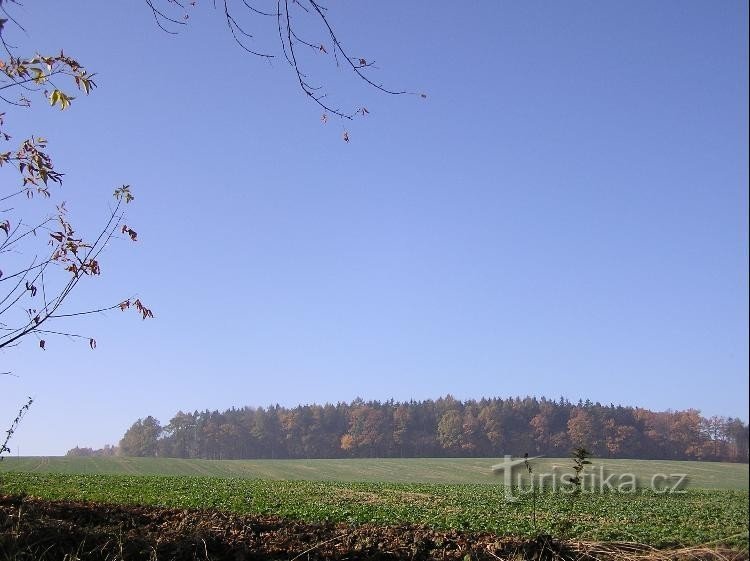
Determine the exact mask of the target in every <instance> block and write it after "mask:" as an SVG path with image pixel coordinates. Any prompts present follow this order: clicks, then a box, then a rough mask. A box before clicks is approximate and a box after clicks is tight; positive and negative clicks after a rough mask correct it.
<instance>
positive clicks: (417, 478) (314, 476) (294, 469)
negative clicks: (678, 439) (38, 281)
mask: <svg viewBox="0 0 750 561" xmlns="http://www.w3.org/2000/svg"><path fill="white" fill-rule="evenodd" d="M499 461H501V459H498V458H456V459H452V458H439V459H433V458H409V459H362V460H180V459H175V458H118V457H115V458H68V457H33V458H24V457H22V458H5V459H4V460H3V461H2V462H0V473H2V472H4V471H20V472H29V473H67V474H111V475H118V474H119V475H192V476H207V477H222V478H226V477H240V478H251V479H275V480H292V481H296V480H306V481H356V482H396V483H482V484H497V483H502V478H501V477H499V476H498V475H496V474H494V473H493V472H492V469H491V467H492V466H493V465H494V464H496V463H498V462H499ZM592 462H593V464H592V465H591V466H590V467H588V468H587V471H591V472H593V473H597V474H599V473H600V469H604V471H605V473H606V474H610V473H615V474H624V473H633V474H634V475H635V476H636V477H637V478H638V480H639V481H641V482H643V483H644V484H648V483H649V482H650V479H651V478H652V476H653V475H654V474H666V475H669V474H687V480H686V481H687V488H688V489H745V490H746V489H748V466H747V464H730V463H718V462H676V461H656V460H599V459H593V460H592ZM533 465H534V470H535V472H536V473H555V472H557V473H565V472H566V471H569V468H570V465H571V461H570V460H569V459H567V458H541V459H538V460H534V462H533Z"/></svg>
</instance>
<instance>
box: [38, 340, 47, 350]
mask: <svg viewBox="0 0 750 561" xmlns="http://www.w3.org/2000/svg"><path fill="white" fill-rule="evenodd" d="M44 345H45V343H44V339H40V340H39V347H40V348H41V349H42V350H43V351H44V350H46V349H45V348H44Z"/></svg>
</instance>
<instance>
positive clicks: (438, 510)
mask: <svg viewBox="0 0 750 561" xmlns="http://www.w3.org/2000/svg"><path fill="white" fill-rule="evenodd" d="M497 461H498V460H496V459H405V460H298V461H297V460H280V461H269V460H264V461H260V460H259V461H207V460H177V459H160V458H6V459H5V460H4V461H3V462H2V463H0V493H2V494H7V495H17V494H26V495H30V496H34V497H39V498H42V499H50V500H73V501H93V502H99V503H108V504H123V505H153V506H167V507H177V508H202V509H213V508H215V509H220V510H224V511H231V512H237V513H243V514H261V515H279V516H283V517H291V518H296V519H300V520H305V521H336V522H349V523H365V522H374V523H377V524H400V523H417V524H426V525H428V526H431V527H433V528H436V529H460V530H476V531H490V532H495V533H498V534H500V535H505V536H514V537H531V536H533V535H536V534H538V533H540V532H547V533H550V534H553V535H555V536H558V537H567V538H576V539H587V540H602V541H613V540H616V541H635V542H641V543H647V544H650V545H652V546H657V547H670V546H678V545H686V546H687V545H698V544H707V543H713V544H722V545H730V546H732V547H735V548H739V549H743V550H747V549H748V518H749V517H750V513H749V512H748V467H747V465H737V464H718V463H698V462H647V461H638V460H629V461H626V460H618V461H601V462H600V461H595V462H594V465H593V466H591V467H590V468H587V469H593V470H597V469H598V468H599V466H606V468H607V472H610V473H626V472H631V473H634V474H635V475H637V476H638V478H639V479H640V480H645V481H648V480H649V479H650V477H651V475H653V474H654V473H664V474H677V473H687V474H688V476H689V478H690V485H689V486H688V487H687V489H686V490H685V492H681V493H676V494H661V493H654V492H652V491H651V490H648V489H646V490H639V491H638V492H635V493H632V494H620V493H616V492H604V493H601V492H597V493H588V492H586V493H582V494H580V495H578V496H571V495H568V494H564V493H561V492H559V491H558V492H552V491H551V490H549V489H546V490H542V491H540V492H539V493H538V496H537V499H536V502H537V508H536V519H537V527H536V528H535V527H534V525H533V522H532V519H533V514H532V513H533V508H532V496H531V495H530V494H528V493H527V494H519V495H517V499H516V500H509V499H508V497H507V496H506V493H505V491H506V489H505V487H504V486H503V485H502V484H501V483H502V479H501V478H500V477H497V476H495V475H493V474H492V471H491V466H492V465H493V464H494V463H496V462H497ZM567 464H569V461H568V460H565V459H562V460H560V459H558V460H554V459H545V460H541V459H540V460H535V461H534V467H535V473H540V472H542V471H545V470H547V471H552V470H553V469H554V466H555V465H557V466H559V467H558V468H557V469H558V470H562V466H565V465H567ZM493 483H494V484H493Z"/></svg>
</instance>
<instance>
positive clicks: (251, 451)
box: [68, 396, 748, 462]
mask: <svg viewBox="0 0 750 561" xmlns="http://www.w3.org/2000/svg"><path fill="white" fill-rule="evenodd" d="M575 446H585V447H586V448H588V449H589V450H591V451H592V452H593V454H594V455H595V456H597V457H611V458H648V459H670V460H721V461H732V462H747V461H748V425H746V424H745V423H743V422H742V421H741V420H740V419H735V418H727V417H710V418H706V417H702V416H701V415H700V413H699V411H697V410H694V409H689V410H686V411H664V412H654V411H650V410H647V409H642V408H638V407H624V406H620V405H612V404H610V405H602V404H600V403H592V402H590V401H585V402H584V401H579V402H578V403H576V404H573V403H571V402H569V401H568V400H566V399H564V398H562V399H560V400H557V401H556V400H549V399H545V398H541V399H537V398H531V397H527V398H511V399H501V398H487V399H481V400H468V401H460V400H457V399H454V398H453V397H451V396H446V397H442V398H440V399H437V400H425V401H409V402H403V403H402V402H394V401H392V400H391V401H387V402H383V403H381V402H379V401H367V402H365V401H363V400H361V399H356V400H354V401H352V402H351V403H337V404H335V405H332V404H326V405H299V406H297V407H295V408H285V407H280V406H279V405H275V406H271V407H268V408H263V407H259V408H252V407H245V408H241V409H237V408H232V409H228V410H226V411H223V412H219V411H195V412H193V413H183V412H182V411H180V412H178V413H177V414H176V415H175V416H174V417H173V418H172V419H171V420H170V421H169V423H168V424H167V425H165V426H162V425H161V424H160V422H159V421H158V420H157V419H155V418H154V417H150V416H149V417H146V418H145V419H138V420H137V421H136V422H135V423H134V424H133V425H132V426H131V427H130V428H129V429H128V430H127V431H126V433H125V435H124V436H123V438H122V440H121V441H120V444H119V446H118V447H114V446H107V447H105V448H104V449H102V450H92V449H90V448H78V447H76V448H74V449H72V450H70V451H69V452H68V455H78V456H86V455H114V454H119V455H123V456H163V457H175V458H208V459H254V458H373V457H380V458H383V457H404V458H405V457H459V456H463V457H498V456H503V455H505V454H511V455H516V456H517V455H522V454H524V453H525V452H528V453H530V454H535V455H537V454H544V455H547V456H566V455H568V453H569V451H570V449H571V448H572V447H575Z"/></svg>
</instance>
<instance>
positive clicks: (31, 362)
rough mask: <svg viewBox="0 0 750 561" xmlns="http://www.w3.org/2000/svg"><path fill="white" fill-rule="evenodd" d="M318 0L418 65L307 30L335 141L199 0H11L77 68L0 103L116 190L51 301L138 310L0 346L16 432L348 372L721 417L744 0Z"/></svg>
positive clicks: (89, 193) (83, 189)
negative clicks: (46, 93)
mask: <svg viewBox="0 0 750 561" xmlns="http://www.w3.org/2000/svg"><path fill="white" fill-rule="evenodd" d="M264 1H265V0H264ZM142 4H143V5H142ZM237 4H239V3H237ZM273 5H274V6H275V3H274V4H273ZM329 8H330V11H331V14H332V15H331V17H332V21H333V23H334V24H335V25H336V26H337V29H338V31H339V35H340V38H341V39H342V40H343V41H344V43H345V45H346V46H347V47H349V48H350V49H351V51H352V52H353V53H356V54H357V55H358V56H360V55H361V56H363V57H365V58H367V59H368V60H373V59H374V60H375V61H376V62H377V65H378V67H379V69H378V70H377V71H376V76H377V77H378V79H379V80H382V81H383V82H385V83H386V85H392V86H393V87H395V88H405V89H409V90H412V91H417V92H425V93H426V94H427V95H428V97H427V99H425V100H423V99H421V98H419V97H417V96H405V97H392V96H386V95H381V94H378V93H376V92H374V91H371V90H368V89H367V88H365V87H363V86H362V85H361V84H360V83H358V82H356V81H355V80H353V79H351V78H350V77H348V76H347V75H346V74H344V73H342V72H337V71H335V69H330V68H327V67H326V64H327V61H326V59H325V58H324V57H322V55H321V57H318V58H316V59H314V60H311V62H312V63H313V66H311V67H310V69H311V70H313V71H315V72H317V73H318V74H317V75H318V76H320V77H321V81H325V82H326V83H327V84H329V85H330V87H329V91H330V93H331V96H332V98H333V99H334V100H338V101H339V102H340V104H341V105H350V106H359V105H365V106H366V107H367V108H368V109H369V111H370V115H368V116H367V117H366V118H365V119H359V120H357V121H356V122H355V123H353V124H351V125H347V130H348V131H349V134H350V137H351V142H349V143H348V144H347V143H345V142H343V140H342V132H343V130H344V129H343V126H342V124H341V123H340V122H339V121H338V120H337V119H331V120H330V121H329V122H328V123H327V124H322V123H321V120H320V111H319V110H318V109H317V108H316V106H315V105H314V104H312V103H311V102H310V101H309V100H307V99H305V97H304V96H303V95H302V94H301V93H300V92H299V90H298V89H297V88H296V85H295V84H296V83H295V80H296V78H295V76H294V75H293V74H292V73H291V71H290V69H289V68H288V67H287V66H285V64H284V63H282V62H280V61H277V62H274V63H273V64H272V65H269V64H267V63H265V62H263V61H262V60H259V59H257V58H254V57H251V56H249V55H247V54H246V53H244V52H243V51H241V50H240V49H239V48H238V47H237V46H236V45H235V44H233V42H232V40H231V37H230V36H229V34H228V32H227V30H226V27H225V24H224V22H223V21H222V19H221V17H220V13H219V12H215V11H214V10H213V9H212V8H211V4H210V2H206V1H203V2H199V6H198V7H197V8H196V10H194V12H193V15H192V17H191V20H190V25H189V26H188V28H187V29H185V30H183V31H182V33H181V34H180V35H178V36H174V37H173V36H169V35H166V34H164V33H163V32H161V31H159V30H158V28H156V26H155V25H154V23H153V20H152V18H151V13H150V11H149V10H148V8H147V7H146V5H145V3H143V2H135V1H132V0H130V1H125V0H121V1H118V2H113V1H108V2H93V3H92V2H86V3H84V2H68V3H65V5H64V6H63V5H60V4H59V3H57V2H51V1H42V2H27V3H26V5H25V6H24V7H22V8H16V9H15V12H14V13H15V15H16V16H17V17H18V18H19V19H20V20H21V21H22V22H23V24H24V25H25V27H26V28H27V29H28V33H27V34H26V35H24V34H20V33H18V34H17V36H16V37H17V41H16V43H17V44H19V46H20V47H21V48H23V49H28V50H29V51H33V50H36V49H38V50H40V51H54V50H57V49H59V48H60V47H63V48H64V49H65V52H66V53H67V54H70V55H72V56H75V57H77V58H78V59H80V60H81V62H82V63H84V64H85V65H86V66H87V67H88V68H90V69H91V70H93V71H96V72H97V73H98V84H99V88H98V89H97V90H96V91H95V92H94V94H93V95H92V96H90V97H89V98H86V99H77V100H76V101H75V102H74V106H73V107H72V109H71V110H70V111H66V112H64V113H60V112H59V111H58V110H52V109H50V108H47V107H44V106H43V105H42V103H41V102H39V103H38V104H37V106H36V108H35V109H33V110H32V111H26V112H23V111H20V110H17V109H12V108H11V109H5V110H6V113H7V116H6V121H7V122H8V126H9V127H10V128H11V129H12V132H14V133H16V134H17V135H18V136H20V135H21V134H28V133H30V132H36V133H38V134H43V135H44V136H46V137H48V138H49V139H50V151H51V152H52V153H53V154H54V156H55V162H56V165H57V166H58V168H60V169H61V170H63V171H65V172H66V174H67V175H66V181H65V185H64V187H63V188H62V190H60V191H58V196H59V200H62V199H64V200H67V202H68V207H69V209H70V211H71V215H72V217H73V219H74V220H75V221H76V222H77V223H80V224H81V225H82V229H84V230H87V231H93V229H94V228H95V227H96V226H97V225H98V224H100V222H101V220H102V219H103V218H104V216H105V214H106V212H107V206H108V205H109V204H110V201H111V193H112V191H113V190H114V188H115V187H117V186H119V185H120V184H123V183H129V184H131V185H132V186H133V189H134V192H135V194H136V201H135V204H134V206H133V208H132V209H131V211H130V218H129V221H128V223H129V224H131V225H132V226H133V228H134V229H135V230H137V231H138V234H139V241H138V243H137V244H136V245H135V246H133V245H131V244H128V243H126V242H124V241H123V242H117V243H115V244H113V246H112V247H111V248H110V249H109V251H108V252H107V253H106V255H105V256H104V258H103V259H102V268H103V276H102V277H101V278H100V279H97V280H96V282H94V283H90V284H89V285H87V287H88V288H86V289H85V290H82V291H80V292H79V293H78V294H77V296H76V298H75V299H74V300H72V301H71V305H70V307H69V309H70V310H71V311H73V310H74V309H76V308H79V309H80V308H83V307H91V306H94V307H96V306H98V305H100V304H110V303H114V302H117V301H119V300H120V299H121V298H122V297H124V296H129V295H131V294H133V293H137V294H138V295H139V296H140V297H141V298H142V299H143V300H144V301H145V302H146V303H147V304H148V305H149V306H151V307H152V308H153V310H154V312H155V314H156V316H157V317H156V319H155V320H154V321H148V322H143V321H141V320H140V319H138V318H137V317H136V316H135V315H134V314H120V313H119V312H117V313H114V312H113V313H109V314H107V315H106V316H97V317H93V318H88V319H85V320H84V319H80V320H75V323H69V324H67V325H65V327H66V328H68V329H71V330H76V331H78V332H80V333H84V334H86V335H89V334H91V335H94V336H96V338H97V340H98V348H97V349H96V350H95V351H92V350H90V349H89V348H88V346H87V345H86V344H82V343H77V342H71V341H68V340H66V339H50V340H49V341H48V343H47V345H48V348H47V350H46V351H41V350H40V349H39V348H38V347H37V346H36V345H35V344H33V343H32V344H26V345H25V346H21V347H19V348H14V349H10V350H8V351H6V352H4V353H3V354H2V355H0V361H2V368H0V371H3V370H12V371H13V372H14V373H15V374H17V375H18V378H15V377H7V376H6V377H2V378H0V384H2V391H1V392H0V408H1V409H0V410H2V411H3V417H4V419H5V421H3V424H7V423H9V422H10V420H11V419H12V417H13V410H14V409H15V408H16V407H17V406H18V405H20V404H21V403H22V402H23V398H24V396H26V395H32V396H34V397H35V398H36V403H35V404H34V405H33V408H32V409H31V411H30V413H29V415H28V416H27V418H26V419H25V420H24V421H23V423H22V425H21V427H20V428H19V431H18V433H17V435H16V437H15V438H14V441H13V443H12V448H13V453H14V454H15V453H17V452H19V451H20V454H21V455H32V454H63V453H65V451H66V450H67V449H68V448H71V447H73V446H75V445H81V446H94V447H99V446H102V445H104V444H105V443H116V442H117V441H118V440H119V438H120V437H121V436H122V433H123V432H124V431H125V429H126V428H127V427H128V426H129V425H130V424H131V423H132V422H133V421H134V420H136V419H137V418H138V417H143V416H146V415H149V414H151V415H154V416H156V417H158V418H159V419H160V420H161V421H162V422H163V423H165V424H166V423H167V422H168V421H169V419H170V418H171V416H172V415H173V414H174V413H175V412H176V411H178V410H180V409H182V410H190V411H192V410H195V409H205V408H209V409H225V408H228V407H231V406H245V405H251V406H261V405H268V404H270V403H280V404H284V405H295V404H298V403H307V402H318V403H321V402H336V401H339V400H346V401H348V400H351V399H353V398H355V397H357V396H361V397H363V398H364V399H388V398H391V397H392V398H395V399H396V400H406V399H410V398H414V399H425V398H435V397H438V396H440V395H444V394H446V393H451V394H453V395H454V396H456V397H459V398H472V397H476V398H479V397H482V396H492V395H498V396H514V395H521V396H525V395H536V396H541V395H545V396H548V397H559V396H566V397H568V398H569V399H571V400H573V401H577V400H578V399H579V398H584V399H585V398H591V399H592V400H596V401H601V402H604V403H610V402H614V403H622V404H626V405H638V406H643V407H648V408H652V409H657V410H664V409H669V408H671V409H684V408H689V407H693V408H697V409H700V410H701V411H702V412H703V413H704V414H706V415H714V414H720V415H729V416H737V417H741V418H742V419H743V420H745V421H747V420H748V327H747V325H748V110H747V106H748V73H747V72H748V70H747V69H748V27H747V22H748V3H747V2H745V1H731V0H727V1H725V2H704V1H702V2H695V1H685V0H679V1H665V2H657V3H654V2H646V1H639V2H619V3H617V2H595V1H590V2H583V1H579V2H567V3H549V2H544V3H542V2H499V1H489V0H487V1H481V2H472V3H465V4H457V3H455V2H427V1H419V2H397V1H395V0H394V1H381V2H362V1H360V2H341V1H337V0H336V1H331V2H330V3H329ZM248 24H249V25H253V23H252V22H251V21H248ZM272 24H273V22H271V25H272ZM254 25H255V26H256V28H257V29H258V32H259V38H258V41H259V42H261V41H263V43H262V44H264V45H267V46H268V47H269V48H270V49H273V50H274V51H275V52H277V53H278V48H277V47H278V46H277V44H276V43H274V42H273V34H272V33H271V34H270V35H268V36H266V35H264V33H267V31H265V30H262V28H263V27H264V26H268V25H269V23H268V21H260V20H259V21H256V22H255V23H254ZM271 31H273V29H271ZM4 177H9V176H7V175H5V176H4ZM60 327H62V325H60ZM16 448H20V450H17V449H16Z"/></svg>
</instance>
